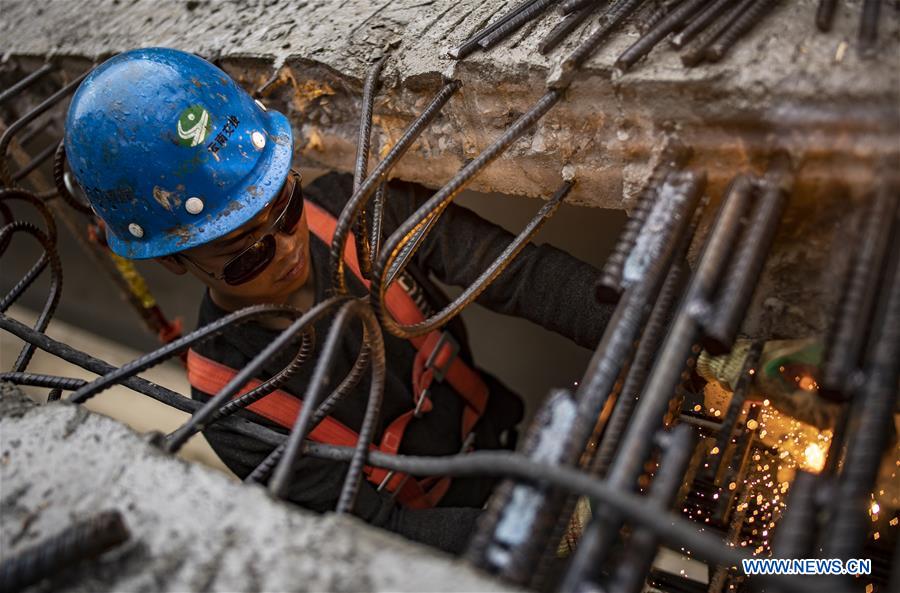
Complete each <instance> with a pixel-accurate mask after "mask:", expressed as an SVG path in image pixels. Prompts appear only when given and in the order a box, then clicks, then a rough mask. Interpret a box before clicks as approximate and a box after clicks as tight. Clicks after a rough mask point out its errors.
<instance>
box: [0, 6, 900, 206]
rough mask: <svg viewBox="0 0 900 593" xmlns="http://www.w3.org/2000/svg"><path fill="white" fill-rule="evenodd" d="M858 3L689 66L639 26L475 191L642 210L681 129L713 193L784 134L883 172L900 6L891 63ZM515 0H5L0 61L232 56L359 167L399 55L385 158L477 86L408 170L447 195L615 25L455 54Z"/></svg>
mask: <svg viewBox="0 0 900 593" xmlns="http://www.w3.org/2000/svg"><path fill="white" fill-rule="evenodd" d="M839 4H840V5H839V8H838V11H837V15H836V18H835V25H834V30H833V31H832V32H831V33H828V34H823V33H820V32H818V31H817V30H816V29H815V27H814V24H813V21H814V15H815V6H816V1H815V0H791V1H782V2H780V3H778V7H777V8H776V9H775V10H774V11H773V13H772V14H771V15H769V16H768V17H767V18H766V19H765V20H764V21H763V22H762V23H761V24H760V25H759V26H757V27H756V28H755V29H754V30H753V31H752V32H751V33H750V34H749V35H748V37H747V38H745V39H743V40H742V41H740V42H739V44H738V45H737V47H736V48H735V49H734V50H733V51H732V52H731V53H730V54H729V55H728V56H727V57H726V59H725V60H724V61H723V62H721V63H719V64H712V65H707V66H702V67H698V68H694V69H685V68H683V67H682V66H681V63H680V56H679V54H677V53H675V52H674V51H672V50H670V49H669V47H668V44H667V43H666V42H663V43H662V44H660V46H658V47H657V48H656V49H655V50H654V51H653V52H652V53H651V54H650V56H649V58H648V59H645V60H644V61H642V62H641V63H639V64H638V65H637V66H636V67H635V68H633V69H632V71H630V72H628V73H626V74H624V75H621V76H620V75H618V74H616V73H614V69H613V67H612V64H613V63H614V61H615V59H616V57H617V56H618V55H619V54H620V53H621V52H622V51H623V50H624V49H625V48H626V47H628V45H630V44H631V43H632V42H633V41H634V40H635V39H636V38H637V36H638V35H639V32H638V30H637V27H636V26H635V25H634V24H630V25H628V26H627V27H626V28H625V30H624V32H620V33H618V34H616V35H614V36H613V37H612V38H611V39H610V40H609V41H608V42H607V43H606V44H605V45H604V46H603V47H602V48H601V49H600V50H599V51H598V52H597V54H596V55H595V57H594V58H593V59H591V60H590V61H589V62H588V63H587V65H586V67H585V69H584V72H583V73H582V74H581V75H580V76H579V77H578V79H577V80H576V81H575V82H574V83H573V85H572V86H571V88H570V89H569V90H568V92H567V95H566V97H565V99H564V100H563V101H562V102H561V103H560V104H558V105H557V106H556V107H554V109H553V110H551V111H550V113H549V114H548V115H547V116H546V117H545V118H544V119H543V120H542V121H541V122H540V124H539V125H538V126H537V128H536V130H535V132H534V133H533V134H530V135H526V136H525V137H524V138H522V139H520V140H519V141H518V142H516V143H515V144H514V145H513V146H512V147H511V148H510V150H509V151H508V153H507V155H506V156H504V157H502V158H501V159H499V160H498V161H497V162H495V163H494V164H493V165H491V166H490V167H489V168H488V169H487V170H486V171H484V172H483V173H482V174H480V175H479V176H478V177H477V178H476V179H474V180H473V182H472V183H471V187H472V188H473V189H477V190H483V191H486V190H501V191H504V192H506V193H511V194H520V195H529V196H549V194H550V193H551V192H552V191H553V190H554V189H555V188H556V187H558V185H559V180H560V172H561V170H562V168H563V167H564V166H566V165H570V167H571V168H574V170H575V172H576V175H577V178H578V180H579V183H578V185H577V186H576V189H575V191H574V192H573V194H572V196H571V197H570V200H571V201H573V202H579V203H587V204H591V205H595V206H604V207H616V208H621V207H625V208H628V207H629V198H630V196H632V195H633V194H634V190H635V189H636V187H637V186H639V185H640V184H641V183H642V182H643V181H644V180H645V179H646V177H647V174H648V171H649V167H650V166H651V165H652V162H653V158H654V155H655V154H656V153H657V152H658V150H659V149H660V147H661V145H662V143H663V141H664V138H665V136H666V135H669V134H677V135H679V136H680V137H682V138H683V139H684V140H685V141H687V142H688V143H690V144H692V145H693V146H694V147H695V149H696V158H697V160H698V161H700V162H702V163H703V165H704V166H705V167H706V168H707V169H708V171H709V174H710V178H711V182H712V188H713V190H716V189H719V188H721V186H722V184H724V182H725V181H726V180H727V179H728V178H730V177H731V175H732V174H733V173H734V170H735V169H736V168H737V167H742V166H746V165H758V164H759V161H760V160H761V159H762V158H763V155H765V154H766V153H767V152H768V151H769V150H770V149H771V148H772V146H775V145H778V146H784V147H787V148H789V149H791V150H792V152H794V154H795V155H796V156H797V158H798V159H800V160H802V162H803V168H802V171H801V174H800V176H799V180H798V181H799V183H800V184H801V187H809V188H813V189H815V188H817V187H818V186H819V184H820V182H821V181H822V180H825V181H834V180H842V181H847V182H856V181H866V180H867V179H868V176H869V169H870V165H871V163H872V161H873V160H874V159H876V158H877V157H879V156H881V155H884V154H894V155H896V154H897V152H898V150H900V147H898V142H897V134H898V130H900V123H898V121H900V120H898V109H897V105H898V101H900V69H898V68H897V67H896V66H897V56H898V55H900V23H898V19H896V18H893V15H890V14H889V13H890V8H889V7H887V6H885V7H884V10H883V12H884V13H885V14H884V15H883V18H882V19H881V25H880V36H879V42H878V47H877V49H878V53H877V56H876V57H874V58H871V59H868V60H863V59H861V58H860V56H859V54H858V52H857V48H856V33H857V29H858V22H859V13H860V6H861V1H860V0H846V1H844V2H841V3H839ZM513 5H515V2H513V1H511V0H509V1H495V2H480V1H478V0H462V1H459V0H382V1H353V2H346V1H345V2H336V1H315V0H293V1H285V2H273V1H257V2H226V1H221V2H217V1H204V0H192V1H189V2H181V1H178V2H176V1H174V0H157V1H150V0H135V1H134V2H130V1H124V0H122V1H120V0H83V1H80V2H68V1H65V0H56V1H54V2H33V1H30V0H5V1H4V2H3V14H2V16H0V39H2V40H3V41H2V42H0V52H2V53H3V55H4V57H5V58H6V60H7V62H8V63H9V62H14V63H16V64H18V65H21V67H22V68H21V70H24V71H27V70H30V69H33V68H34V67H36V66H37V65H38V64H39V63H41V62H42V61H44V60H45V59H46V58H47V57H53V58H57V59H59V60H60V61H62V62H64V63H66V65H67V66H66V67H67V70H68V71H69V72H71V73H74V72H78V71H80V70H83V69H84V68H86V67H88V66H90V64H91V63H92V62H94V61H96V60H99V59H101V58H103V57H105V56H108V55H110V54H113V53H116V52H119V51H122V50H126V49H130V48H133V47H138V46H152V45H166V46H172V47H177V48H181V49H185V50H189V51H193V52H196V53H198V54H200V55H203V56H206V57H209V58H212V59H216V60H217V63H218V64H219V65H220V66H222V67H223V68H224V69H225V70H227V71H229V72H230V73H232V74H233V75H235V76H237V77H239V78H240V79H241V80H242V82H243V83H244V84H245V85H246V86H247V87H248V88H259V87H261V86H262V85H263V84H264V83H265V82H266V81H268V80H271V79H272V77H273V75H274V81H273V83H272V84H270V85H268V87H267V88H266V89H265V90H264V91H263V92H262V93H261V94H262V96H263V97H264V100H265V101H267V102H268V103H269V104H270V105H272V106H274V107H276V108H278V109H281V110H284V111H286V112H287V113H288V114H289V115H290V117H291V119H292V121H293V122H294V125H295V128H296V129H297V148H298V149H299V154H300V155H301V157H300V158H301V161H304V162H305V163H307V164H314V165H319V166H323V167H326V168H332V169H343V170H349V169H350V168H351V167H352V163H353V156H354V151H355V142H356V140H355V136H356V130H357V127H358V121H357V113H358V108H359V99H360V95H361V86H362V80H363V79H364V77H365V72H366V69H367V66H368V64H369V63H371V62H372V61H373V60H374V59H375V58H376V57H378V56H380V55H382V54H383V53H384V52H385V51H388V52H390V55H391V59H390V60H389V62H388V64H387V67H386V69H385V73H384V88H383V90H382V91H381V93H380V95H379V98H378V100H377V102H376V107H375V123H376V130H375V134H374V139H373V153H374V154H375V155H379V154H381V155H383V154H384V153H385V152H386V150H387V149H389V148H390V146H391V145H392V143H393V142H394V141H396V139H397V138H398V137H399V134H400V132H401V131H402V129H403V128H404V127H405V125H406V124H407V123H408V122H409V121H410V120H411V119H412V117H414V116H415V115H416V114H417V113H418V112H419V111H420V110H421V109H422V108H423V107H424V105H425V103H426V102H427V100H428V99H429V98H430V97H431V96H432V95H433V93H434V92H435V91H436V90H437V88H438V87H439V85H440V81H441V78H442V77H444V76H446V77H453V78H457V79H459V80H461V81H462V83H463V87H462V90H461V91H460V92H459V93H457V95H456V96H455V97H454V98H453V99H452V100H451V101H450V102H449V104H448V105H447V106H446V107H445V108H444V111H443V114H442V116H441V117H439V118H438V120H437V121H436V122H435V123H434V124H433V125H432V126H431V127H430V129H429V130H428V131H427V132H426V133H425V134H424V136H423V137H422V138H421V140H420V141H419V142H418V143H417V145H416V146H415V147H414V148H413V150H412V151H411V152H410V154H409V155H408V156H407V158H405V159H404V160H403V161H402V162H401V163H400V164H399V165H398V166H397V167H396V169H395V171H394V175H395V176H397V177H400V178H404V179H409V180H414V181H419V182H422V183H425V184H426V185H430V186H433V187H435V186H440V185H441V184H443V183H444V182H446V181H447V180H448V179H449V178H450V176H451V175H452V174H453V173H454V172H455V171H456V170H457V169H458V168H459V167H460V166H461V165H462V164H464V163H465V162H466V161H467V160H469V159H471V158H473V157H474V156H476V155H477V154H478V153H479V152H480V151H481V150H482V149H484V148H485V147H486V146H487V145H488V144H489V143H490V142H491V141H492V140H493V139H494V138H496V137H497V136H498V135H499V134H500V133H501V131H502V130H503V129H504V128H505V127H506V126H507V125H508V124H509V123H510V122H511V121H512V120H513V119H514V118H515V117H516V116H517V115H518V114H520V113H522V112H523V111H525V110H526V109H527V108H528V107H529V106H530V105H531V104H533V103H534V101H535V100H536V99H537V98H538V97H539V96H540V95H541V93H542V92H543V90H544V84H545V80H546V78H547V76H548V74H549V73H550V72H551V71H552V69H553V68H554V66H556V65H557V64H558V63H559V62H560V60H561V59H562V58H563V57H565V56H566V55H568V54H569V53H570V51H571V50H572V49H573V48H574V47H575V46H576V45H577V43H578V42H579V41H580V40H581V39H583V38H584V37H585V36H586V35H587V34H588V33H589V32H590V31H591V30H593V29H594V28H595V27H596V18H592V19H590V20H589V21H588V22H587V23H586V24H584V25H582V26H581V27H580V28H579V29H578V30H576V31H575V33H574V34H573V35H571V36H570V38H569V40H567V41H566V42H565V43H564V44H563V45H562V46H561V47H559V48H557V49H556V50H555V51H553V52H551V53H550V55H548V56H542V55H540V54H539V53H538V52H537V46H538V44H539V42H540V40H541V38H542V37H543V35H544V34H545V33H546V32H547V31H549V30H550V29H551V28H552V27H553V26H554V25H555V24H556V23H557V22H558V20H559V18H560V17H559V16H558V15H557V14H556V13H555V11H554V10H552V9H551V10H548V11H547V12H546V13H545V15H544V16H543V17H542V18H540V19H538V20H536V21H533V22H532V23H530V24H528V25H526V26H525V27H524V28H523V29H521V30H520V31H519V32H517V33H516V34H514V35H513V36H512V37H511V38H509V39H508V40H507V41H505V42H504V43H503V44H501V45H500V46H498V47H497V48H495V49H493V50H491V51H489V52H486V53H475V54H473V55H471V56H469V57H468V58H466V59H465V60H462V61H454V60H452V59H450V58H449V57H447V55H446V49H447V48H449V47H452V46H455V45H458V44H459V43H460V42H462V41H463V40H464V39H466V38H467V37H468V36H469V35H470V34H471V33H472V32H474V31H476V30H478V29H479V28H480V27H481V26H483V25H484V24H485V23H486V22H489V20H491V19H492V16H493V15H494V14H495V13H497V12H498V11H499V12H502V11H504V10H506V9H508V8H510V7H512V6H513ZM842 44H843V45H842ZM835 155H838V156H837V157H835Z"/></svg>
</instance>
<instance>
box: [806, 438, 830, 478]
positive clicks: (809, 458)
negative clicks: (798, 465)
mask: <svg viewBox="0 0 900 593" xmlns="http://www.w3.org/2000/svg"><path fill="white" fill-rule="evenodd" d="M803 466H804V467H805V468H806V469H808V470H809V471H811V472H814V473H819V472H821V471H822V470H823V469H824V468H825V450H824V449H823V448H822V446H821V445H819V444H818V443H810V444H808V445H807V446H806V449H804V450H803Z"/></svg>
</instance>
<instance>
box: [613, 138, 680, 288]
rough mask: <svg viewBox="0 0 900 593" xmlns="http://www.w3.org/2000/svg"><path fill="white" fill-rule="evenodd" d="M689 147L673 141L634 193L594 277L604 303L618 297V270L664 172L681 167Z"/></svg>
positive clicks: (639, 229) (635, 239)
mask: <svg viewBox="0 0 900 593" xmlns="http://www.w3.org/2000/svg"><path fill="white" fill-rule="evenodd" d="M691 152H692V151H691V150H690V149H689V148H687V147H686V146H685V145H684V144H682V143H680V142H678V141H673V142H671V143H670V144H669V145H668V146H667V147H666V149H665V150H664V151H663V154H662V155H661V157H660V160H659V163H658V164H657V165H656V167H655V168H654V169H653V172H652V173H651V174H650V178H649V179H648V180H647V184H646V185H645V186H644V187H643V189H642V190H641V192H640V194H638V197H637V200H636V202H635V206H634V209H633V211H632V213H631V216H629V218H628V222H626V223H625V228H624V229H623V230H622V234H621V235H619V239H618V240H617V241H616V245H615V247H614V248H613V251H612V253H611V254H610V255H609V257H608V258H606V261H605V262H603V269H602V270H601V273H600V280H598V281H597V299H598V300H599V301H600V302H604V303H614V302H616V301H618V300H619V297H620V296H621V295H622V291H623V290H624V289H625V286H623V281H622V272H623V270H624V268H625V261H626V260H627V259H628V256H629V254H630V253H631V250H632V249H634V244H635V242H636V241H637V238H638V235H639V234H640V232H641V229H642V228H643V226H644V223H645V222H646V221H647V216H648V215H649V214H650V211H651V210H652V209H653V204H654V203H655V201H656V200H657V199H658V196H659V186H660V185H662V183H663V182H665V180H666V176H667V175H668V174H669V173H670V172H672V171H674V170H677V169H681V168H683V167H684V165H685V164H687V161H688V159H689V158H690V156H691Z"/></svg>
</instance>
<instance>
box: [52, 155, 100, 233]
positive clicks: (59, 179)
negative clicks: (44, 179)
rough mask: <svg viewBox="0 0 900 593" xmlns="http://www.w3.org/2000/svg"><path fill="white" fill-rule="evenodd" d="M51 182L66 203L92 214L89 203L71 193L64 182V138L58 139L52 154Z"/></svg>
mask: <svg viewBox="0 0 900 593" xmlns="http://www.w3.org/2000/svg"><path fill="white" fill-rule="evenodd" d="M53 182H54V183H55V184H56V194H57V195H58V196H59V197H61V198H62V199H63V201H64V202H65V203H66V204H68V205H69V206H71V207H72V208H73V209H74V210H77V211H78V212H81V213H82V214H87V215H89V216H93V215H94V211H93V210H92V209H91V207H90V206H89V205H87V204H85V203H83V202H82V201H81V200H79V199H78V198H76V197H75V196H74V195H72V192H71V191H70V189H69V184H67V183H66V143H65V141H64V140H60V141H59V146H57V147H56V154H55V155H54V156H53Z"/></svg>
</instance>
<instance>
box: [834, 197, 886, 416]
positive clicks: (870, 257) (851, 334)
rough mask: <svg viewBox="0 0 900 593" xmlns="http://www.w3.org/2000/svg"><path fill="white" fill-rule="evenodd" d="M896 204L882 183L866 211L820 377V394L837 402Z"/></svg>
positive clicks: (870, 303) (869, 311)
mask: <svg viewBox="0 0 900 593" xmlns="http://www.w3.org/2000/svg"><path fill="white" fill-rule="evenodd" d="M897 203H898V199H897V196H896V194H895V193H894V192H893V191H892V189H891V187H890V186H889V185H888V184H886V183H884V184H882V185H881V186H880V187H879V188H878V189H877V190H876V192H875V194H874V195H873V196H872V197H871V202H870V204H869V207H868V208H867V216H866V222H865V225H864V227H863V233H862V236H861V241H862V244H861V245H860V246H859V248H858V252H857V254H856V261H855V262H854V264H853V268H852V270H851V272H850V278H849V279H848V282H847V285H846V287H845V289H844V295H843V298H842V300H841V307H840V312H839V313H838V318H837V323H836V325H835V329H834V334H833V336H832V338H831V340H830V344H829V348H828V355H827V358H826V363H825V369H824V373H823V375H822V389H821V393H822V394H823V395H825V396H827V397H831V398H833V399H837V400H845V399H847V398H848V397H849V390H850V386H851V383H852V381H853V380H854V379H853V377H854V375H855V374H856V372H857V371H858V369H859V361H860V357H861V356H862V349H863V346H864V343H865V339H866V331H867V329H868V328H869V321H870V319H871V318H872V315H873V311H874V307H875V301H876V298H877V297H878V285H879V282H878V278H879V276H880V274H881V270H882V269H883V268H884V259H885V257H886V256H887V254H888V246H889V241H890V233H891V224H892V223H893V220H894V216H895V212H896V211H897Z"/></svg>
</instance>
